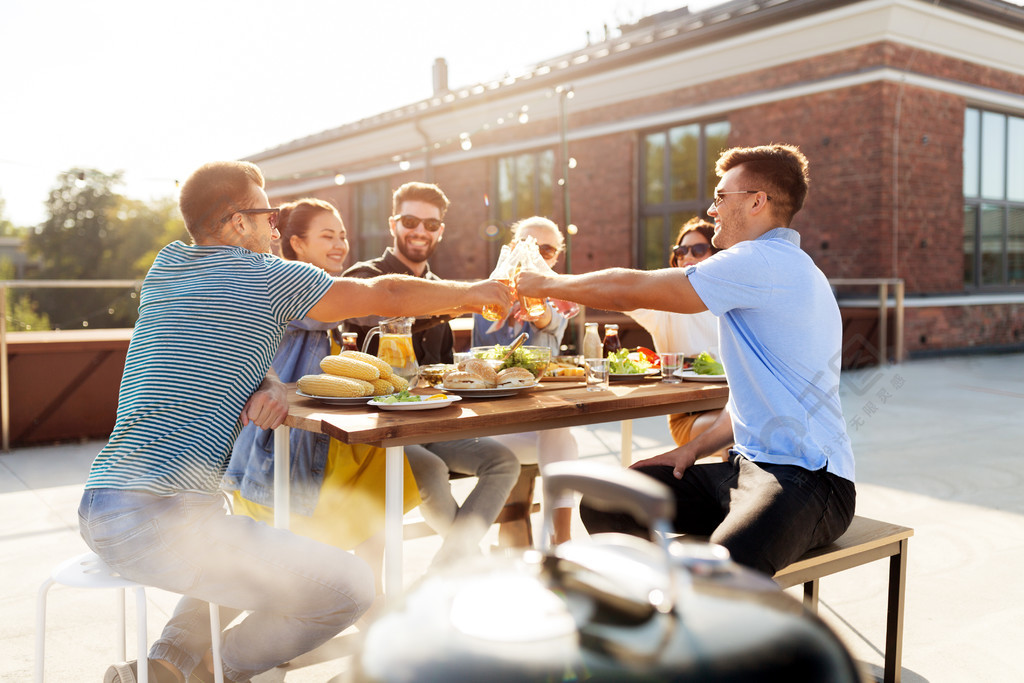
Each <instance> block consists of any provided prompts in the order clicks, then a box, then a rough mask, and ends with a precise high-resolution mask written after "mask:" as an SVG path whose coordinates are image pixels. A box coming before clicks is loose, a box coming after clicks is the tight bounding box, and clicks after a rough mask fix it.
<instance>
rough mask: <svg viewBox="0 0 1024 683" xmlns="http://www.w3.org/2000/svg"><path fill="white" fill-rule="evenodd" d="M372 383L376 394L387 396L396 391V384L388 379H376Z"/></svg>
mask: <svg viewBox="0 0 1024 683" xmlns="http://www.w3.org/2000/svg"><path fill="white" fill-rule="evenodd" d="M370 384H372V385H373V395H374V396H386V395H388V394H393V393H394V392H395V386H394V385H393V384H392V383H391V382H389V381H387V380H386V379H375V380H373V381H372V382H370Z"/></svg>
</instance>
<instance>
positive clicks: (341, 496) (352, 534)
mask: <svg viewBox="0 0 1024 683" xmlns="http://www.w3.org/2000/svg"><path fill="white" fill-rule="evenodd" d="M384 464H385V457H384V449H383V448H377V447H376V446H367V445H365V444H356V445H354V446H349V445H347V444H343V443H341V442H340V441H338V440H336V439H331V444H330V447H329V448H328V451H327V466H326V467H325V469H324V481H323V485H322V486H321V487H320V498H319V500H318V501H317V504H316V508H315V509H314V510H313V514H312V515H311V516H309V517H306V516H304V515H295V514H293V515H292V516H291V520H290V528H291V530H292V531H294V532H295V533H297V534H299V535H301V536H306V537H308V538H312V539H314V540H317V541H320V542H321V543H327V544H329V545H333V546H337V547H339V548H342V549H345V550H351V549H352V548H354V547H356V546H357V545H359V544H360V543H362V542H363V541H365V540H366V539H368V538H370V537H371V536H373V535H374V534H376V533H377V532H378V531H380V530H381V529H383V528H384ZM402 465H403V466H402V470H403V472H402V481H403V487H404V492H405V496H404V500H403V503H404V508H403V509H404V510H405V512H408V511H409V510H411V509H413V508H414V507H416V506H417V505H419V504H420V494H419V490H418V489H417V488H416V480H415V479H414V478H413V476H412V470H411V469H409V461H408V460H405V459H404V458H403V464H402ZM234 510H235V514H236V515H247V516H249V517H252V518H253V519H255V520H258V521H261V522H266V523H267V524H273V523H274V509H273V508H270V507H266V506H264V505H259V504H258V503H254V502H252V501H250V500H247V499H245V498H243V497H242V496H241V495H240V494H239V492H238V491H235V492H234Z"/></svg>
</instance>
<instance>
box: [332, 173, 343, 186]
mask: <svg viewBox="0 0 1024 683" xmlns="http://www.w3.org/2000/svg"><path fill="white" fill-rule="evenodd" d="M334 184H335V185H344V184H345V174H344V173H336V174H335V175H334Z"/></svg>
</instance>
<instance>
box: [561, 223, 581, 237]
mask: <svg viewBox="0 0 1024 683" xmlns="http://www.w3.org/2000/svg"><path fill="white" fill-rule="evenodd" d="M565 231H566V232H567V233H569V234H570V235H575V234H576V233H577V232H579V231H580V229H579V228H577V227H576V224H575V223H570V224H569V227H568V228H566V229H565Z"/></svg>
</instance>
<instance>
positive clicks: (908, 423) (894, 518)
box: [0, 353, 1024, 683]
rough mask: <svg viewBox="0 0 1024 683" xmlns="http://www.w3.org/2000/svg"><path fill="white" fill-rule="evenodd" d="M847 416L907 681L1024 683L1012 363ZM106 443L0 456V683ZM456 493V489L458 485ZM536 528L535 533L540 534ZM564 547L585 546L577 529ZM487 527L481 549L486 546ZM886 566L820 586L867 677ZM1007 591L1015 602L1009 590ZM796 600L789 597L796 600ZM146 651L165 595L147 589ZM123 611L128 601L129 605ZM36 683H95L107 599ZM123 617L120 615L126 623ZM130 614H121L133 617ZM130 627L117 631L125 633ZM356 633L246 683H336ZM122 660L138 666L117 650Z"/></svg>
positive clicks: (68, 596)
mask: <svg viewBox="0 0 1024 683" xmlns="http://www.w3.org/2000/svg"><path fill="white" fill-rule="evenodd" d="M842 397H843V410H844V413H845V414H846V418H847V421H848V423H849V424H850V425H851V427H850V436H851V438H852V440H853V444H854V451H855V453H856V456H857V480H858V485H857V489H858V501H857V512H858V514H861V515H864V516H868V517H874V518H880V519H884V520H886V521H891V522H894V523H898V524H902V525H905V526H910V527H913V528H914V530H915V534H914V537H913V538H912V539H911V541H910V551H909V562H908V579H907V594H906V621H905V625H904V637H903V666H904V668H903V681H905V682H907V683H920V682H922V681H930V682H933V683H938V682H941V681H950V682H953V681H955V682H958V683H959V682H960V681H1009V680H1024V664H1022V661H1024V660H1022V658H1021V657H1020V655H1019V653H1018V652H1016V648H1017V647H1019V644H1020V643H1021V642H1022V641H1024V619H1022V618H1021V615H1022V605H1024V590H1022V589H1021V588H1020V587H1019V586H1020V584H1018V583H1017V579H1018V578H1019V577H1020V574H1021V571H1022V570H1024V354H1019V353H1017V354H1003V355H985V356H959V357H949V358H936V359H928V360H914V361H908V362H906V363H903V364H901V365H894V366H887V367H882V368H866V369H861V370H856V371H850V372H846V373H844V375H843V387H842ZM573 432H574V433H575V435H576V437H577V440H578V441H579V444H580V451H581V454H582V457H584V458H592V459H596V460H604V461H608V462H618V457H619V456H618V452H619V444H620V432H619V427H618V425H617V424H607V425H597V426H593V427H580V428H573ZM101 445H102V444H100V443H98V442H89V443H82V444H73V445H59V446H47V447H39V448H26V449H19V450H15V451H13V452H11V453H8V454H2V455H0V572H2V573H0V575H2V576H3V579H4V580H3V582H2V585H0V615H2V617H3V618H2V619H0V680H2V681H5V682H6V681H11V682H14V681H17V682H18V683H21V682H22V681H28V680H30V679H31V676H32V668H33V646H34V637H35V634H34V630H35V629H34V624H35V600H36V592H37V590H38V588H39V585H40V584H41V583H42V581H43V580H44V579H45V578H46V576H47V575H48V573H49V571H50V570H51V569H52V568H53V566H55V565H56V564H57V563H58V562H60V561H62V560H64V559H66V558H68V557H70V556H72V555H74V554H77V553H79V552H84V551H85V550H86V547H85V544H84V543H83V542H82V540H81V538H80V537H79V535H78V522H77V518H76V510H77V508H78V501H79V498H80V496H81V493H82V485H83V482H84V481H85V477H86V473H87V471H88V468H89V463H90V462H91V460H92V458H93V457H94V456H95V454H96V452H97V451H98V450H99V448H100V446H101ZM670 445H671V439H670V437H669V434H668V429H667V426H666V423H665V420H664V418H649V419H645V420H637V421H636V422H635V423H634V426H633V448H634V457H636V458H640V457H646V456H648V455H653V454H655V453H658V452H661V451H663V450H665V449H667V448H668V447H669V446H670ZM465 483H466V482H464V481H463V482H455V484H456V485H463V484H465ZM539 524H540V521H539V519H537V520H536V523H535V526H536V528H539ZM574 535H575V537H577V538H581V537H584V536H585V535H586V532H585V530H584V529H583V527H582V525H581V524H580V523H579V520H578V518H577V519H576V520H575V529H574ZM496 538H497V530H496V527H494V528H492V529H491V531H490V533H489V535H488V538H487V539H485V542H484V545H485V546H490V545H491V544H493V543H496ZM438 545H439V539H438V538H437V537H426V538H422V539H417V540H411V541H407V542H406V551H405V557H404V563H405V564H404V573H405V577H406V581H407V583H408V582H410V581H412V580H414V579H415V578H417V577H419V576H420V575H421V574H422V573H423V571H424V570H425V569H426V566H427V564H428V563H429V560H430V558H431V557H432V555H433V552H434V551H435V550H436V548H437V547H438ZM887 567H888V565H887V563H885V562H875V563H872V564H869V565H865V566H863V567H858V568H855V569H852V570H849V571H846V572H842V573H841V574H838V575H836V576H833V577H828V578H826V579H824V580H822V582H821V607H820V611H821V615H822V617H823V618H824V619H825V620H826V621H827V622H828V623H829V624H830V625H832V626H833V628H835V629H836V631H837V632H838V633H839V634H840V636H841V637H842V638H843V639H844V640H845V642H846V643H847V645H848V646H849V647H850V649H851V651H852V652H853V653H854V656H855V657H856V658H857V659H858V660H860V661H862V662H864V664H865V665H866V667H868V669H869V670H870V671H873V672H875V673H877V672H879V671H880V669H881V665H882V651H883V649H884V642H885V640H884V626H885V623H884V618H885V590H884V589H885V585H886V579H887ZM1014 586H1017V588H1014ZM798 590H799V589H791V592H793V594H794V596H798ZM148 595H149V624H148V628H149V632H150V639H151V640H152V639H153V638H155V636H156V634H157V633H159V631H160V629H161V628H162V626H163V624H164V622H165V621H166V620H167V618H168V615H169V614H170V613H171V611H172V610H173V608H174V605H175V603H176V601H177V596H176V595H174V594H171V593H165V592H163V591H159V590H155V589H151V590H149V591H148ZM128 604H129V606H131V604H132V603H131V598H129V599H128ZM48 607H49V609H48V629H47V652H48V657H47V668H46V670H47V675H48V677H49V680H51V681H61V682H77V681H99V680H101V678H102V676H103V672H104V671H105V670H106V667H107V665H108V664H110V663H111V660H112V657H113V633H114V601H113V600H112V599H111V597H110V594H109V593H108V592H106V591H83V590H77V589H69V588H64V587H60V586H57V587H54V589H53V590H51V591H50V597H49V605H48ZM130 611H132V610H130ZM132 612H133V611H132ZM132 623H133V622H132V615H129V628H133V626H132ZM359 642H360V634H359V632H358V630H357V629H356V628H352V629H349V630H348V631H346V632H345V633H342V634H341V635H339V636H338V637H336V638H335V639H333V640H332V641H330V642H329V643H327V644H326V645H324V646H323V647H321V648H319V649H318V650H315V651H313V652H311V653H309V654H307V655H305V656H303V657H301V658H299V659H297V660H295V661H293V662H291V663H290V664H289V665H288V666H287V667H286V668H279V669H275V670H273V671H270V672H267V673H265V674H262V675H260V676H258V677H257V678H255V679H253V680H254V682H255V683H272V682H279V681H287V682H288V683H307V682H308V683H312V682H317V683H323V682H325V681H343V680H346V679H345V671H346V669H347V667H348V664H349V662H350V657H351V654H352V652H354V651H355V650H356V649H357V648H358V646H359ZM129 657H134V655H133V654H132V648H131V646H129Z"/></svg>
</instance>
